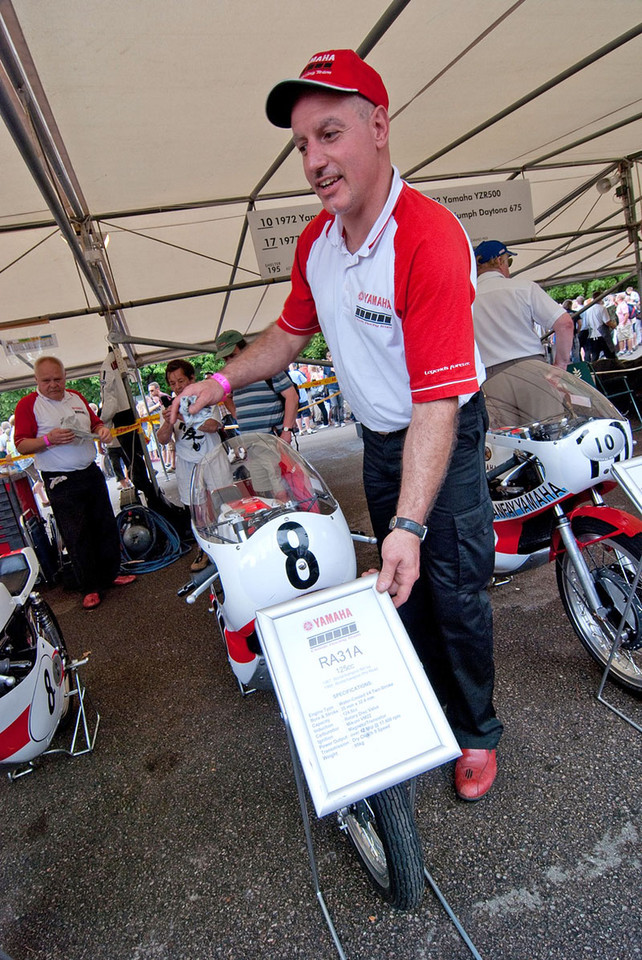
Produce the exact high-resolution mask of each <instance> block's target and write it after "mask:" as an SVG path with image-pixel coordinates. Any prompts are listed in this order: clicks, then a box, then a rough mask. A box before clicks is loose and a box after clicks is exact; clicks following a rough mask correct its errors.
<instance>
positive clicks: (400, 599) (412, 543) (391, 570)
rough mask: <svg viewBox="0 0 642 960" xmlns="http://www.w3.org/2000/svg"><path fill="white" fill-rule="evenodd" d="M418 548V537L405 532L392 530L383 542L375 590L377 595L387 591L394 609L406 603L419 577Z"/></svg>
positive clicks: (419, 542)
mask: <svg viewBox="0 0 642 960" xmlns="http://www.w3.org/2000/svg"><path fill="white" fill-rule="evenodd" d="M420 546H421V541H420V540H419V537H416V536H415V535H414V533H409V532H408V531H407V530H392V531H391V532H390V533H389V534H388V536H387V537H386V539H385V540H384V541H383V544H382V547H381V559H382V565H381V573H380V574H379V579H378V580H377V590H378V591H379V593H385V591H386V590H387V591H388V593H389V594H390V596H391V597H392V602H393V603H394V605H395V607H400V606H401V605H402V603H405V602H406V600H407V599H408V597H409V596H410V591H411V589H412V585H413V584H414V582H415V580H416V579H417V578H418V576H419V548H420Z"/></svg>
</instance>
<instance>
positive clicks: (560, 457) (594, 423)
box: [484, 360, 633, 573]
mask: <svg viewBox="0 0 642 960" xmlns="http://www.w3.org/2000/svg"><path fill="white" fill-rule="evenodd" d="M484 395H485V399H486V406H487V409H488V414H489V419H490V429H489V430H488V432H487V434H486V469H487V471H489V472H494V473H493V476H492V479H491V478H489V479H490V489H491V498H492V502H493V512H494V524H493V526H494V531H495V572H496V573H515V572H516V571H517V570H519V569H521V568H522V567H526V566H534V565H537V564H538V563H539V562H545V561H546V559H548V549H544V548H543V547H540V549H535V547H534V546H529V542H530V541H529V537H528V536H524V537H523V532H524V524H525V522H526V521H529V520H530V519H531V518H534V517H535V516H537V515H538V514H543V513H544V512H546V511H549V510H551V509H552V507H553V506H554V505H555V504H556V503H559V502H561V501H563V500H565V499H567V498H568V497H571V496H574V495H576V494H580V493H582V492H583V491H585V490H589V489H590V488H591V487H595V486H597V485H598V484H600V483H604V482H605V481H608V480H609V479H611V468H612V466H613V464H614V463H616V462H618V461H622V460H627V459H628V458H629V457H630V456H631V454H632V450H633V442H632V435H631V427H630V425H629V423H628V421H627V420H626V418H625V417H623V416H622V414H621V413H620V411H619V410H618V409H617V408H616V407H615V406H613V404H612V403H611V402H610V401H609V400H607V399H606V397H604V396H603V395H602V394H601V393H599V391H598V390H596V389H595V388H594V387H593V386H591V385H590V384H588V383H586V382H585V381H584V380H582V379H579V378H578V377H577V376H575V375H573V374H572V373H568V372H567V371H564V370H561V369H559V368H557V367H551V366H549V365H547V364H544V363H542V362H541V361H538V360H524V361H522V362H521V363H517V364H515V365H513V366H511V367H509V368H508V369H506V370H504V371H502V372H501V373H499V374H497V375H496V376H494V377H492V378H491V379H490V380H489V381H488V382H487V383H486V384H485V385H484ZM522 537H523V540H522ZM531 551H532V552H531Z"/></svg>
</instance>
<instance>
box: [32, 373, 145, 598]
mask: <svg viewBox="0 0 642 960" xmlns="http://www.w3.org/2000/svg"><path fill="white" fill-rule="evenodd" d="M33 372H34V376H35V379H36V385H37V390H36V391H35V392H34V393H30V394H28V395H27V396H26V397H23V398H22V400H20V401H19V402H18V405H17V406H16V413H15V437H14V442H15V445H16V448H17V449H18V452H19V453H22V454H26V455H29V456H33V457H34V461H35V465H36V468H37V469H38V470H39V471H40V474H41V476H42V479H43V481H44V484H45V489H46V491H47V497H48V499H49V502H50V504H51V509H52V510H53V514H54V517H55V518H56V523H57V524H58V529H59V530H60V534H61V536H62V539H63V541H64V544H65V546H66V548H67V552H68V553H69V558H70V560H71V562H72V565H73V568H74V572H75V574H76V578H77V580H78V583H79V585H80V588H81V590H82V592H83V594H84V598H83V606H84V607H85V609H86V610H91V609H93V608H94V607H97V606H98V605H99V604H100V602H101V591H103V590H105V589H106V588H107V587H109V586H112V585H117V586H122V585H125V584H128V583H132V582H133V581H134V580H135V579H136V577H135V576H132V575H131V574H125V575H123V576H120V575H119V574H118V571H119V569H120V537H119V534H118V526H117V524H116V518H115V516H114V511H113V509H112V505H111V501H110V499H109V493H108V491H107V486H106V484H105V478H104V476H103V474H102V472H101V471H100V470H99V468H98V466H97V465H96V463H95V462H94V461H95V459H96V445H95V443H94V441H93V440H92V439H91V436H92V435H93V436H96V437H97V438H98V439H99V440H101V441H102V442H103V443H109V441H110V440H111V439H112V437H111V432H110V430H109V428H108V427H106V426H105V425H104V424H103V422H102V420H100V419H99V417H97V416H96V414H95V413H94V412H93V410H92V409H91V408H90V407H89V404H88V403H87V401H86V400H85V398H84V397H83V396H81V394H79V393H77V392H76V391H75V390H67V389H66V387H65V368H64V366H63V365H62V363H61V362H60V360H58V359H57V357H39V358H38V359H37V360H36V362H35V364H34V371H33Z"/></svg>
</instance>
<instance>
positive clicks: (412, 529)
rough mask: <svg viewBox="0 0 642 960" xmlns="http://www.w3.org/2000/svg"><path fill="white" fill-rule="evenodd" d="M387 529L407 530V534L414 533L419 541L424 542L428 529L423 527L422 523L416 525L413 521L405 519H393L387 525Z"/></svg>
mask: <svg viewBox="0 0 642 960" xmlns="http://www.w3.org/2000/svg"><path fill="white" fill-rule="evenodd" d="M388 529H389V530H395V529H399V530H407V531H408V533H414V535H415V536H416V537H419V539H420V540H425V539H426V534H427V533H428V527H425V526H424V525H423V524H422V523H417V522H416V521H415V520H408V518H407V517H393V518H392V520H391V521H390V523H389V524H388Z"/></svg>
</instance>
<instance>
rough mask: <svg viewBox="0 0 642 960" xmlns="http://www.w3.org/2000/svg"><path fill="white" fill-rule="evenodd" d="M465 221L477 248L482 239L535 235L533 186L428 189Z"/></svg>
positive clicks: (504, 183) (498, 183)
mask: <svg viewBox="0 0 642 960" xmlns="http://www.w3.org/2000/svg"><path fill="white" fill-rule="evenodd" d="M423 192H424V193H425V194H426V196H427V197H431V198H432V199H433V200H437V201H438V202H439V203H442V204H443V205H444V206H445V207H448V209H449V210H450V211H452V213H454V214H455V216H456V217H457V218H458V220H460V221H461V223H462V225H463V226H464V227H465V228H466V233H467V234H468V236H469V237H470V239H471V241H472V244H473V246H476V245H477V244H478V243H481V241H482V240H501V241H502V242H503V243H508V242H509V241H510V240H520V239H523V238H526V237H532V236H534V235H535V221H534V220H533V202H532V199H531V185H530V183H528V181H527V180H493V181H491V182H490V183H460V184H456V185H455V186H454V187H445V188H444V189H442V190H424V191H423Z"/></svg>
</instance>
